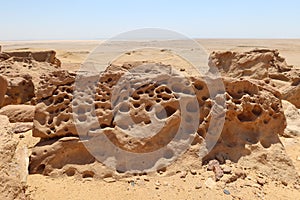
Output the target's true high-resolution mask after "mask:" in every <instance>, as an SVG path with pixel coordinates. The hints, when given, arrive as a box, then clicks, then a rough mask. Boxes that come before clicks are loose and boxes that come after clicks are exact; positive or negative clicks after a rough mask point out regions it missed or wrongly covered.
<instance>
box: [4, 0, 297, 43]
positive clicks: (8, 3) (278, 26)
mask: <svg viewBox="0 0 300 200" xmlns="http://www.w3.org/2000/svg"><path fill="white" fill-rule="evenodd" d="M0 21H1V25H0V40H33V39H35V40H43V39H45V40H51V39H53V40H56V39H63V40H68V39H70V40H73V39H78V40H80V39H102V38H110V37H112V36H115V35H117V34H119V33H122V32H125V31H130V30H133V29H139V28H149V27H151V28H164V29H169V30H173V31H176V32H179V33H182V34H184V35H186V36H188V37H193V38H300V1H298V0H281V1H279V0H248V1H242V0H190V1H188V0H181V1H179V0H127V1H125V0H123V1H122V0H119V1H117V0H107V1H101V0H98V1H97V0H51V1H49V0H48V1H47V0H45V1H39V0H4V1H2V2H1V12H0Z"/></svg>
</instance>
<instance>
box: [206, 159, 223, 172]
mask: <svg viewBox="0 0 300 200" xmlns="http://www.w3.org/2000/svg"><path fill="white" fill-rule="evenodd" d="M216 165H220V164H219V161H217V160H210V161H209V162H208V164H207V170H208V171H212V170H213V169H214V166H216Z"/></svg>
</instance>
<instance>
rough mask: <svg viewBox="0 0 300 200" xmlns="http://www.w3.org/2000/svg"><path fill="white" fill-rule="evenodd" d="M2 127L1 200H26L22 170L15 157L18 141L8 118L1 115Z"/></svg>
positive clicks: (0, 149)
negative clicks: (14, 136)
mask: <svg viewBox="0 0 300 200" xmlns="http://www.w3.org/2000/svg"><path fill="white" fill-rule="evenodd" d="M0 127H1V129H0V144H1V145H0V199H7V200H14V199H25V184H24V183H23V182H22V178H23V177H22V175H21V173H22V172H21V170H22V169H20V167H19V164H20V163H18V160H17V158H16V155H15V151H16V149H17V144H18V141H17V140H15V139H14V138H13V135H12V134H13V133H12V132H11V126H10V124H9V121H8V118H7V117H6V116H3V115H0Z"/></svg>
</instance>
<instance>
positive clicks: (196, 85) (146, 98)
mask: <svg viewBox="0 0 300 200" xmlns="http://www.w3.org/2000/svg"><path fill="white" fill-rule="evenodd" d="M139 65H143V64H136V63H135V64H130V65H128V64H125V65H123V66H121V67H120V66H109V67H108V68H107V70H106V71H105V72H104V73H102V74H101V75H100V77H99V76H95V75H90V76H88V78H80V77H85V76H83V75H79V76H77V77H76V78H75V76H74V74H71V73H68V72H66V71H56V72H53V73H50V74H49V75H47V76H43V77H42V78H41V80H42V81H41V83H40V88H39V89H38V92H37V105H36V112H35V118H34V129H33V135H34V136H35V137H40V138H43V140H44V141H43V142H41V143H39V144H38V145H37V146H36V147H35V148H34V149H33V153H32V155H31V158H30V160H31V161H30V173H42V174H46V175H51V174H52V175H53V174H56V175H57V174H67V175H68V174H69V175H70V174H71V175H72V174H73V175H74V174H75V173H83V171H85V172H86V171H88V172H89V174H93V175H92V176H98V177H102V178H103V177H105V176H112V175H111V174H112V173H113V172H111V171H109V170H108V169H107V168H105V166H103V165H102V164H101V163H99V162H98V161H97V159H95V157H94V156H95V152H96V153H97V154H99V153H101V152H97V150H95V152H90V150H89V152H87V151H85V150H82V149H84V148H83V145H85V146H86V147H88V146H89V142H88V141H89V139H88V138H96V139H95V141H93V139H91V141H92V142H91V145H97V142H100V141H99V140H97V137H99V130H102V132H101V133H103V134H104V135H105V136H106V137H107V138H108V139H109V140H110V142H111V143H113V144H114V145H115V146H117V147H119V148H120V149H122V150H125V151H128V152H133V153H140V154H141V153H147V152H153V151H155V150H157V149H160V148H162V147H164V146H167V145H168V144H169V143H170V141H172V140H173V139H174V137H175V135H176V133H177V132H178V130H179V127H181V126H180V124H181V123H182V120H184V122H185V123H186V124H187V125H188V126H187V127H185V132H186V133H187V136H189V137H190V136H192V138H195V139H194V141H193V143H192V145H198V144H201V145H202V146H206V148H209V147H208V146H209V145H213V144H208V143H209V142H208V141H214V140H215V141H216V143H217V144H216V145H215V146H214V148H213V149H212V150H211V151H210V152H209V154H207V155H206V156H205V157H203V162H204V163H205V162H206V161H208V160H211V159H215V158H217V159H218V160H219V161H220V162H221V163H224V161H225V160H232V161H234V162H238V161H239V159H240V158H241V157H243V156H246V155H249V154H251V146H255V145H257V144H259V145H261V146H262V148H269V147H270V146H271V145H272V144H280V141H279V138H278V136H279V135H280V134H283V131H284V128H285V126H286V121H285V116H284V113H283V111H282V105H281V101H280V93H279V92H278V91H277V90H276V89H274V88H273V87H271V86H269V85H268V84H266V83H265V82H264V81H258V80H253V79H246V78H241V79H234V78H224V79H223V82H224V85H225V89H226V92H225V94H224V95H221V96H220V94H218V92H216V94H214V95H212V94H210V92H211V91H210V89H211V88H209V87H215V84H213V85H210V86H209V87H208V85H207V81H208V82H209V81H210V82H211V83H214V81H215V80H214V79H213V78H211V80H210V78H207V77H188V78H187V79H180V78H178V75H176V73H175V74H172V73H171V74H170V71H172V70H171V69H172V68H171V67H170V66H166V65H163V64H153V63H146V65H148V67H147V69H148V71H147V72H145V71H139V68H138V67H137V66H139ZM135 67H137V70H133V69H134V68H135ZM149 69H150V70H149ZM132 70H133V71H132ZM165 72H168V73H165ZM139 73H140V74H147V76H139V75H138V76H137V75H136V74H139ZM124 76H125V77H129V78H128V79H126V78H124ZM78 79H79V80H80V84H78ZM128 80H130V81H131V82H132V83H133V85H130V84H128ZM149 80H159V81H158V82H155V81H154V82H153V81H149ZM165 80H168V81H167V82H166V81H165ZM182 81H183V82H182ZM184 81H185V82H184ZM186 81H187V82H186ZM188 82H190V84H187V85H185V83H188ZM215 83H216V81H215ZM178 94H184V95H187V96H189V95H190V96H194V97H195V98H196V101H193V100H191V99H188V98H187V100H184V97H180V96H179V95H178ZM182 102H183V103H182ZM222 104H225V106H224V105H222ZM197 109H199V113H198V112H195V111H197ZM218 109H221V112H220V111H216V110H218ZM163 111H164V112H163ZM216 112H217V113H219V115H220V116H219V117H220V120H221V118H225V123H224V127H223V130H222V132H221V135H220V136H219V135H217V136H214V135H212V134H211V129H209V127H210V124H211V123H212V124H216V123H217V125H215V126H214V125H212V126H211V127H214V128H216V129H218V128H222V126H221V127H218V120H217V121H216V120H214V118H213V116H214V115H215V114H214V113H216ZM186 113H188V114H186ZM181 115H182V116H183V118H180V116H181ZM151 116H154V117H151ZM195 116H196V117H195ZM194 120H196V121H194ZM220 120H219V121H220ZM75 124H76V125H75ZM195 124H196V127H193V125H195ZM221 125H222V124H221ZM143 128H144V129H143ZM181 128H184V127H181ZM134 129H137V130H139V131H137V133H136V134H137V135H134V134H135V131H134ZM156 129H158V130H159V131H158V132H156ZM141 133H142V134H143V136H147V137H139V136H141ZM153 133H157V134H155V135H151V134H153ZM195 133H197V134H196V135H195ZM138 134H140V135H138ZM66 136H72V137H69V138H67V137H66ZM189 137H186V138H185V139H186V140H183V141H184V142H187V141H188V138H189ZM214 137H216V138H214ZM80 138H81V140H80ZM208 139H209V140H208ZM203 141H206V142H204V143H203ZM93 142H95V143H93ZM184 142H183V143H184ZM103 145H105V143H104V144H103ZM249 146H250V147H249ZM107 148H108V150H107V151H109V150H110V149H109V147H108V146H107ZM168 148H169V149H168V151H167V152H168V153H167V154H165V155H164V156H165V157H164V156H162V157H163V158H168V159H170V160H172V159H173V158H175V157H176V156H178V155H176V153H177V152H176V150H174V149H172V146H171V147H168ZM249 148H250V149H249ZM79 149H81V150H79ZM45 152H46V153H45ZM47 152H49V153H47ZM81 153H82V155H80V156H79V155H77V154H81ZM75 154H76V155H75ZM107 154H109V156H111V157H110V159H114V155H110V153H108V152H107ZM56 155H61V156H56ZM77 157H78V158H79V157H80V158H84V159H79V161H77V160H78V159H77ZM106 159H108V158H106ZM118 159H121V158H118ZM139 161H140V160H139ZM173 161H174V160H173ZM77 162H79V163H77ZM149 162H152V161H149ZM156 162H157V163H159V162H161V160H157V161H156ZM59 163H60V164H59ZM62 163H63V164H62ZM157 163H155V161H153V163H152V164H151V166H148V167H149V169H150V168H151V167H153V166H156V164H157ZM76 164H77V165H76ZM83 165H84V166H85V167H87V166H89V167H88V170H87V169H85V170H83V169H82V167H83ZM96 165H97V166H101V167H100V169H102V171H101V170H100V171H98V170H96V167H95V166H96ZM137 165H138V164H137ZM93 166H94V167H93ZM118 167H119V168H118ZM104 169H105V170H104ZM103 170H104V171H105V172H106V173H104V171H103ZM126 170H128V168H126V166H123V165H117V171H118V172H120V173H121V172H125V171H126ZM90 171H92V172H90ZM101 173H102V175H101ZM108 174H110V175H108ZM82 176H84V175H82Z"/></svg>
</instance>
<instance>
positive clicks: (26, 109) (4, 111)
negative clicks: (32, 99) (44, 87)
mask: <svg viewBox="0 0 300 200" xmlns="http://www.w3.org/2000/svg"><path fill="white" fill-rule="evenodd" d="M34 112H35V106H31V105H8V106H5V107H3V108H1V109H0V115H6V116H7V117H8V118H9V121H10V122H11V123H14V122H33V118H34Z"/></svg>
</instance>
